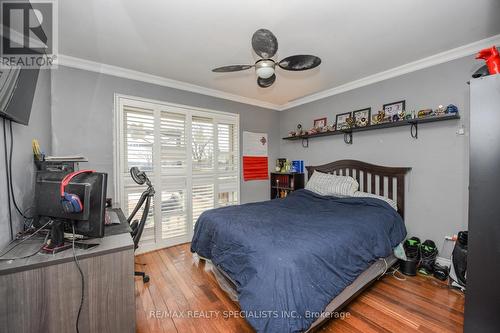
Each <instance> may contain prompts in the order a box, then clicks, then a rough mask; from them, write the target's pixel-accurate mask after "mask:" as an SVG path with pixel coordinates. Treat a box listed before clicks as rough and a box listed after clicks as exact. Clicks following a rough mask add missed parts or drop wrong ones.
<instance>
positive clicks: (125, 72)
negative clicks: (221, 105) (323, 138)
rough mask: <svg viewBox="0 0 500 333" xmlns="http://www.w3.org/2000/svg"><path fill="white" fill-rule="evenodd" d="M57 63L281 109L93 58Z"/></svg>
mask: <svg viewBox="0 0 500 333" xmlns="http://www.w3.org/2000/svg"><path fill="white" fill-rule="evenodd" d="M56 65H59V66H66V67H71V68H77V69H83V70H86V71H91V72H96V73H100V74H106V75H112V76H117V77H121V78H125V79H130V80H136V81H141V82H146V83H151V84H156V85H159V86H164V87H169V88H174V89H180V90H184V91H189V92H193V93H197V94H201V95H207V96H212V97H217V98H222V99H226V100H230V101H234V102H239V103H243V104H249V105H254V106H258V107H261V108H266V109H271V110H279V109H280V106H279V105H276V104H273V103H269V102H265V101H260V100H257V99H253V98H248V97H243V96H239V95H235V94H231V93H228V92H224V91H220V90H215V89H210V88H205V87H201V86H198V85H195V84H191V83H186V82H182V81H177V80H172V79H167V78H165V77H161V76H157V75H153V74H148V73H144V72H139V71H134V70H131V69H127V68H123V67H118V66H113V65H107V64H103V63H98V62H95V61H91V60H85V59H81V58H76V57H72V56H68V55H65V54H59V55H58V56H57V60H56Z"/></svg>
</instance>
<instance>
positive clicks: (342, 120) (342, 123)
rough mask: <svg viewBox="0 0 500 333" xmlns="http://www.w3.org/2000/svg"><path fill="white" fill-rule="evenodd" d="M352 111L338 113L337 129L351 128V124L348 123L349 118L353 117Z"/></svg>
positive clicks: (336, 118) (336, 119)
mask: <svg viewBox="0 0 500 333" xmlns="http://www.w3.org/2000/svg"><path fill="white" fill-rule="evenodd" d="M351 115H352V112H346V113H341V114H338V115H337V116H336V117H335V122H336V123H337V131H338V130H341V129H346V128H349V125H348V124H347V118H349V117H351Z"/></svg>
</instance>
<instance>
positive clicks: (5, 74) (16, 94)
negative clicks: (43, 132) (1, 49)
mask: <svg viewBox="0 0 500 333" xmlns="http://www.w3.org/2000/svg"><path fill="white" fill-rule="evenodd" d="M39 72H40V70H39V69H20V68H16V67H10V66H8V64H6V63H5V62H4V63H3V64H2V66H0V117H4V118H7V119H10V120H12V121H14V122H16V123H20V124H23V125H28V122H29V120H30V114H31V106H32V104H33V97H34V96H35V90H36V82H37V80H38V74H39Z"/></svg>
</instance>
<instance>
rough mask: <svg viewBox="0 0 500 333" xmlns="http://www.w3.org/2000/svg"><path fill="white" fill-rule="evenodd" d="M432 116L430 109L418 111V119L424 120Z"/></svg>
mask: <svg viewBox="0 0 500 333" xmlns="http://www.w3.org/2000/svg"><path fill="white" fill-rule="evenodd" d="M431 115H432V109H424V110H420V111H418V118H425V117H429V116H431Z"/></svg>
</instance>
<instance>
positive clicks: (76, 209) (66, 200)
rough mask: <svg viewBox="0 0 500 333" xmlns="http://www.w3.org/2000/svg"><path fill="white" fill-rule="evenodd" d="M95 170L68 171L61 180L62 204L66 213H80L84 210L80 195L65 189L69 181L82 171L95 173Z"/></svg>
mask: <svg viewBox="0 0 500 333" xmlns="http://www.w3.org/2000/svg"><path fill="white" fill-rule="evenodd" d="M94 172H95V170H80V171H75V172H71V173H68V174H67V175H66V176H64V178H63V180H62V181H61V205H62V208H63V210H64V211H65V212H66V213H80V212H81V211H83V204H82V201H81V200H80V197H79V196H78V195H76V194H73V193H66V192H65V191H64V190H65V189H66V186H67V185H68V184H69V182H70V181H71V180H72V179H73V178H75V177H76V176H78V175H81V174H82V173H94Z"/></svg>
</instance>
